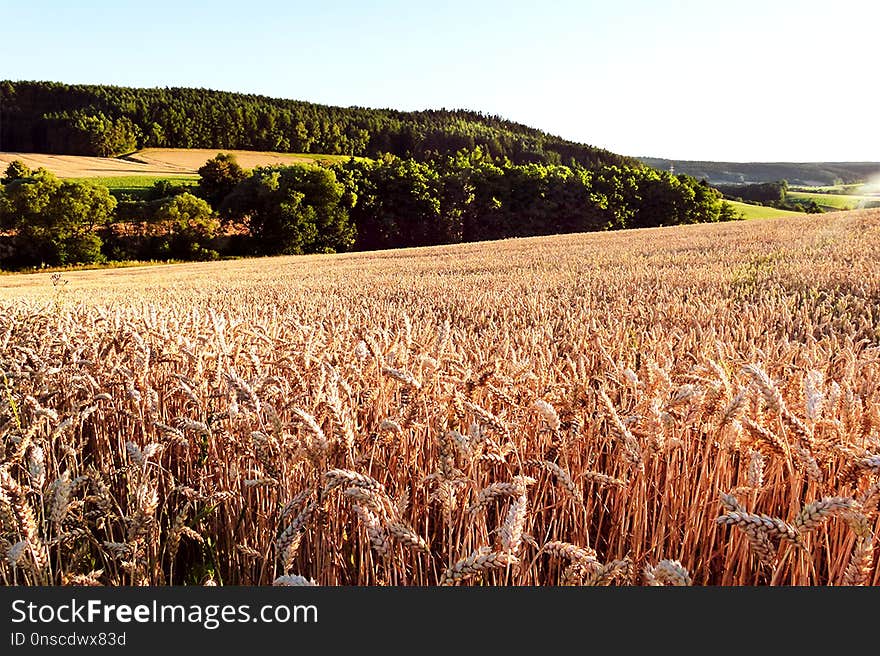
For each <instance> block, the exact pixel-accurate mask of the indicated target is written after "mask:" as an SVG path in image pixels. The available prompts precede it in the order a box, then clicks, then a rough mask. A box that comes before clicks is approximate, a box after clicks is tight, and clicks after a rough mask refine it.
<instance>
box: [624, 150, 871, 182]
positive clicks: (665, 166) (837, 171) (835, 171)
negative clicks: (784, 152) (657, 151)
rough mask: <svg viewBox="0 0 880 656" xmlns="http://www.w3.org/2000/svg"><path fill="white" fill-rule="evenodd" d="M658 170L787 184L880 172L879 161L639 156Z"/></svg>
mask: <svg viewBox="0 0 880 656" xmlns="http://www.w3.org/2000/svg"><path fill="white" fill-rule="evenodd" d="M639 160H640V161H641V162H642V163H643V164H645V165H647V166H651V167H653V168H655V169H659V170H661V171H674V172H675V173H684V174H685V175H689V176H691V177H694V178H697V179H698V180H706V181H708V182H709V184H712V185H720V184H755V183H763V182H776V181H779V180H786V181H787V182H788V184H790V185H803V186H833V185H840V184H856V183H861V182H866V181H867V180H869V179H871V178H873V177H875V176H878V175H880V162H705V161H696V160H677V159H663V158H659V157H640V158H639Z"/></svg>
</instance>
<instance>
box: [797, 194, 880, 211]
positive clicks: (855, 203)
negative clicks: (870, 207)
mask: <svg viewBox="0 0 880 656" xmlns="http://www.w3.org/2000/svg"><path fill="white" fill-rule="evenodd" d="M786 196H787V197H788V198H790V199H793V200H803V201H810V200H813V201H816V204H817V205H819V206H821V207H823V208H825V209H830V210H854V209H860V208H863V207H865V206H867V203H877V204H878V205H880V196H856V195H849V194H817V193H809V192H806V191H789V192H787V194H786Z"/></svg>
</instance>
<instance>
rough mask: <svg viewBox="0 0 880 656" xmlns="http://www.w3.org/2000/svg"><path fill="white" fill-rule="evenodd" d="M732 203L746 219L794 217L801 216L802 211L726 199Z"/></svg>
mask: <svg viewBox="0 0 880 656" xmlns="http://www.w3.org/2000/svg"><path fill="white" fill-rule="evenodd" d="M726 202H728V203H730V204H731V205H733V207H734V208H735V209H736V211H737V212H739V213H741V214H742V215H743V217H744V218H746V219H774V218H778V217H782V216H789V217H796V216H801V215H802V214H803V213H802V212H791V211H789V210H780V209H777V208H775V207H765V206H763V205H752V204H751V203H740V202H738V201H735V200H728V201H726Z"/></svg>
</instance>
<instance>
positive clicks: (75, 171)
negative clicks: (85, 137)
mask: <svg viewBox="0 0 880 656" xmlns="http://www.w3.org/2000/svg"><path fill="white" fill-rule="evenodd" d="M219 152H224V153H228V154H233V155H235V156H236V159H237V161H238V163H239V164H240V165H241V166H242V167H244V168H254V167H257V166H269V165H275V164H287V165H291V164H302V163H308V162H315V161H336V160H344V159H347V156H344V155H310V154H298V153H269V152H257V151H250V150H224V149H216V150H214V149H198V148H192V149H187V148H145V149H143V150H139V151H137V152H135V153H132V154H130V155H126V156H123V157H85V156H79V155H43V154H38V153H0V170H5V169H6V167H7V166H8V165H9V163H10V162H12V161H13V160H16V159H20V160H21V161H23V162H24V163H25V164H26V165H27V166H28V167H29V168H31V169H36V168H39V167H43V168H45V169H48V170H49V171H51V172H52V173H54V174H55V175H57V176H58V177H60V178H102V179H108V178H115V177H127V178H144V177H148V178H153V179H169V178H184V179H191V178H192V177H193V176H195V175H196V172H197V171H198V169H199V167H201V166H202V165H203V164H204V163H205V162H207V161H208V160H209V159H211V158H212V157H214V156H216V155H217V153H219ZM150 184H152V182H151V183H150ZM131 186H136V185H131ZM146 186H149V185H146Z"/></svg>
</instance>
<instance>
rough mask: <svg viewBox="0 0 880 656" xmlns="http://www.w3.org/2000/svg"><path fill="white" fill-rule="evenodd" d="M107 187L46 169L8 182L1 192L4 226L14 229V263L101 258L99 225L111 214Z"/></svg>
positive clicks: (0, 217) (112, 204)
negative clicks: (57, 174) (64, 176)
mask: <svg viewBox="0 0 880 656" xmlns="http://www.w3.org/2000/svg"><path fill="white" fill-rule="evenodd" d="M115 206H116V199H115V198H113V196H111V195H110V192H109V191H107V188H106V187H98V186H94V185H90V184H85V183H80V182H70V181H62V180H59V179H58V178H56V177H55V176H54V175H52V174H51V173H49V172H48V171H46V170H44V169H37V171H36V172H35V173H34V174H33V176H32V177H30V178H22V179H19V180H16V181H13V182H12V183H10V184H7V185H6V186H5V187H4V188H3V192H2V194H0V226H2V227H3V228H4V229H7V230H11V231H12V232H13V244H14V246H15V256H14V259H13V261H12V264H13V265H14V266H34V265H40V264H45V265H64V264H77V263H89V262H96V261H99V260H100V259H101V257H102V255H101V239H100V237H99V236H98V234H97V232H96V230H97V229H98V228H99V227H101V226H103V225H105V224H107V223H108V222H109V221H110V219H111V218H112V215H113V209H114V207H115Z"/></svg>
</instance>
